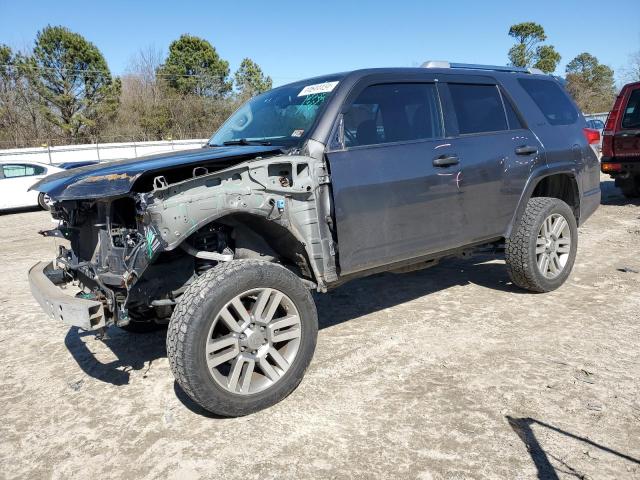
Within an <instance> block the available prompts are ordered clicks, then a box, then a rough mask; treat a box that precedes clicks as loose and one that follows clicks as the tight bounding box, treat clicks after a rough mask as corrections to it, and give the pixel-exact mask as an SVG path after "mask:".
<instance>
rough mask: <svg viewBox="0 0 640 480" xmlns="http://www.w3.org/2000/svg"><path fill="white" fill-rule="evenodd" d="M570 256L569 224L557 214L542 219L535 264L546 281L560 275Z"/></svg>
mask: <svg viewBox="0 0 640 480" xmlns="http://www.w3.org/2000/svg"><path fill="white" fill-rule="evenodd" d="M570 254H571V229H570V228H569V222H567V220H566V219H565V218H564V217H563V216H562V215H560V214H559V213H553V214H551V215H549V216H548V217H547V218H545V219H544V222H542V226H541V227H540V230H539V231H538V237H537V239H536V263H537V264H538V270H540V273H542V275H544V276H545V277H546V278H548V279H554V278H556V277H557V276H558V275H560V274H561V273H562V271H563V270H564V267H565V265H566V264H567V261H568V260H569V255H570Z"/></svg>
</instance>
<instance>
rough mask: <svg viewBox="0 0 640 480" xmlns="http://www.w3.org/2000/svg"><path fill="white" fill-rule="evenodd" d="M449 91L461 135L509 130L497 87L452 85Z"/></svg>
mask: <svg viewBox="0 0 640 480" xmlns="http://www.w3.org/2000/svg"><path fill="white" fill-rule="evenodd" d="M449 91H450V92H451V100H452V101H453V108H454V109H455V112H456V117H457V118H458V130H459V131H460V134H461V135H464V134H467V133H481V132H499V131H502V130H508V129H509V127H508V125H507V117H506V116H505V112H504V107H503V106H502V99H501V98H500V93H499V92H498V87H497V86H495V85H467V84H456V83H450V84H449Z"/></svg>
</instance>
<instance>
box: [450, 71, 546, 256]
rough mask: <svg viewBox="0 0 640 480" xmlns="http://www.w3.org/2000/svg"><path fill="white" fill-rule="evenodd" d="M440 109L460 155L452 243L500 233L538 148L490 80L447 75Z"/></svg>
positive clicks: (540, 160) (537, 157)
mask: <svg viewBox="0 0 640 480" xmlns="http://www.w3.org/2000/svg"><path fill="white" fill-rule="evenodd" d="M441 92H442V99H443V104H444V106H445V115H448V116H450V117H453V118H455V125H456V129H457V132H456V133H457V134H456V135H455V137H454V138H452V139H451V140H450V143H451V148H452V149H453V151H455V152H456V154H457V155H458V157H459V158H460V171H459V175H458V179H457V188H458V189H459V191H460V194H461V195H460V202H461V217H462V228H461V229H460V230H459V231H458V235H457V238H456V239H455V241H456V243H457V244H460V245H466V244H471V243H476V242H482V241H484V240H491V239H494V238H496V237H500V236H502V235H503V234H504V233H505V231H506V229H507V227H508V225H509V222H510V221H511V218H512V217H513V213H514V211H515V210H516V207H517V205H518V201H519V199H520V195H521V194H522V191H523V189H524V186H525V184H526V181H527V178H528V176H529V172H530V171H531V170H532V169H533V168H534V166H535V165H537V164H539V163H543V162H544V158H543V148H542V145H541V144H540V142H539V141H538V139H537V138H536V136H535V135H533V134H532V133H531V132H530V131H529V130H528V129H527V128H526V127H525V125H524V122H523V120H522V119H521V116H520V114H519V113H518V112H517V111H516V109H515V108H514V106H513V103H512V101H511V99H510V98H509V96H508V95H507V94H506V91H505V90H503V89H502V88H501V87H500V86H498V85H497V83H496V82H495V80H493V79H490V78H488V77H486V78H485V79H480V78H473V79H471V80H469V81H465V79H464V77H463V76H458V77H457V78H456V77H449V78H448V82H447V84H446V85H443V88H441Z"/></svg>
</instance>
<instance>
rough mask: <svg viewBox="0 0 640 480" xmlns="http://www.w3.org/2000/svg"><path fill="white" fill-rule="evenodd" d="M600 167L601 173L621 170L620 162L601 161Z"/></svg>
mask: <svg viewBox="0 0 640 480" xmlns="http://www.w3.org/2000/svg"><path fill="white" fill-rule="evenodd" d="M600 169H601V170H602V173H615V172H621V171H622V164H621V163H609V162H602V164H601V165H600Z"/></svg>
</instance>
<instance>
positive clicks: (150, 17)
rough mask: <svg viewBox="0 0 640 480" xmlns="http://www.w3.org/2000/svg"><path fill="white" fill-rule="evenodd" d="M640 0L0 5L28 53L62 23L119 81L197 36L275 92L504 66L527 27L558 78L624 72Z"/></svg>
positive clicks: (3, 31)
mask: <svg viewBox="0 0 640 480" xmlns="http://www.w3.org/2000/svg"><path fill="white" fill-rule="evenodd" d="M637 2H638V0H616V1H615V2H610V3H607V2H602V0H599V1H591V0H581V1H573V0H570V1H566V0H555V1H548V0H538V1H528V2H517V1H511V2H510V1H494V2H489V1H481V0H476V1H466V0H464V1H463V0H458V1H455V0H449V1H446V0H445V1H440V2H437V3H434V4H430V2H426V1H405V0H394V1H379V0H370V1H362V2H355V1H354V2H349V1H347V0H343V1H334V0H324V1H322V2H317V3H315V4H314V3H313V2H309V1H289V0H286V1H271V2H266V1H253V0H250V1H243V2H233V1H229V0H227V1H226V2H215V1H210V2H204V1H188V0H182V1H171V2H165V1H162V0H158V1H153V2H152V1H132V0H129V1H123V0H109V1H105V2H87V1H86V0H85V1H82V2H80V1H76V0H62V1H59V2H51V1H43V0H35V1H24V0H23V1H21V2H18V1H15V0H0V43H6V44H8V45H10V46H11V47H13V48H18V49H21V48H25V47H29V46H31V45H32V43H33V39H34V37H35V35H36V32H37V31H38V30H39V29H41V28H42V27H44V26H45V25H47V24H52V25H64V26H67V27H69V28H70V29H71V30H73V31H76V32H78V33H81V34H82V35H84V36H85V37H86V38H87V39H89V40H90V41H92V42H93V43H95V44H96V45H97V46H98V48H100V50H101V51H102V53H103V54H104V56H105V57H106V59H107V62H108V64H109V66H110V68H111V71H112V73H114V74H117V75H118V74H122V73H123V72H124V71H125V70H126V67H127V65H128V63H129V60H130V58H131V56H132V55H133V54H134V53H135V52H136V51H138V50H140V49H143V48H146V47H149V46H152V45H153V46H155V47H156V48H160V49H162V50H164V52H165V53H166V51H167V47H168V45H169V43H170V42H171V41H172V40H174V39H176V38H178V37H179V36H180V34H182V33H190V34H192V35H198V36H201V37H204V38H206V39H207V40H209V41H210V42H211V43H212V44H213V45H214V46H215V47H216V49H217V51H218V53H219V55H220V56H221V57H223V58H224V59H226V60H228V61H229V63H230V67H231V69H232V71H234V70H235V69H236V68H237V67H238V65H239V64H240V62H241V60H242V58H244V57H247V56H248V57H251V58H252V59H254V60H255V61H256V62H258V64H260V66H261V67H262V68H263V70H264V71H265V72H266V73H267V74H269V75H271V76H272V77H273V79H274V83H275V84H276V85H279V84H283V83H287V82H289V81H293V80H296V79H300V78H305V77H310V76H314V75H320V74H325V73H332V72H339V71H344V70H351V69H354V68H361V67H379V66H417V65H419V64H420V63H422V61H424V60H425V59H444V60H450V61H458V62H465V63H487V64H505V63H506V62H507V57H506V54H507V51H508V49H509V47H510V46H511V45H512V40H511V39H510V38H509V37H508V36H507V31H508V29H509V26H510V25H511V24H513V23H518V22H522V21H529V20H531V21H535V22H538V23H540V24H542V25H543V26H544V28H545V30H546V32H547V36H548V37H549V39H548V42H549V43H551V44H553V45H555V47H556V49H557V50H558V51H559V52H560V54H561V55H562V62H561V64H560V67H559V68H558V72H560V73H564V66H565V64H566V63H567V62H568V61H570V60H571V59H572V58H573V57H574V56H575V55H577V54H578V53H580V52H583V51H588V52H590V53H592V54H593V55H595V56H597V57H598V59H599V60H600V61H601V62H603V63H606V64H607V65H609V66H610V67H612V68H613V69H614V70H616V71H618V70H619V69H620V68H621V67H623V66H624V65H625V64H626V62H627V61H628V56H629V54H630V53H632V52H634V51H638V50H640V23H639V22H638V3H637ZM609 6H610V7H611V8H609ZM625 12H626V13H625Z"/></svg>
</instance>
